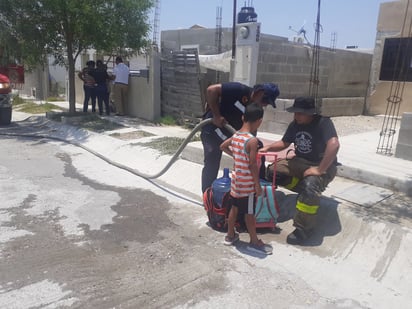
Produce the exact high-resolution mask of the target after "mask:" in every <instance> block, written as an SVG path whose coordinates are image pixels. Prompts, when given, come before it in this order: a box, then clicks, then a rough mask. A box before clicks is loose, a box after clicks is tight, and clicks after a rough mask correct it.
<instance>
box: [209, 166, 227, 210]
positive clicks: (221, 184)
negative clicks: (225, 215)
mask: <svg viewBox="0 0 412 309" xmlns="http://www.w3.org/2000/svg"><path fill="white" fill-rule="evenodd" d="M230 182H231V180H230V177H229V169H228V168H224V169H223V177H221V178H217V179H216V180H215V181H213V183H212V192H213V200H214V201H215V203H216V204H217V205H218V206H219V207H222V201H223V197H224V195H225V194H226V193H227V192H229V191H230Z"/></svg>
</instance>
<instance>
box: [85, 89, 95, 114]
mask: <svg viewBox="0 0 412 309" xmlns="http://www.w3.org/2000/svg"><path fill="white" fill-rule="evenodd" d="M83 90H84V102H83V112H87V109H88V107H89V100H90V99H92V112H95V111H96V91H95V88H94V87H89V86H85V85H83Z"/></svg>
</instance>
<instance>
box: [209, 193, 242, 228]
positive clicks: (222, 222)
mask: <svg viewBox="0 0 412 309" xmlns="http://www.w3.org/2000/svg"><path fill="white" fill-rule="evenodd" d="M221 204H222V207H220V206H219V205H217V204H216V202H215V200H214V199H213V190H212V187H210V188H207V189H206V191H205V192H204V193H203V206H204V208H205V210H206V213H207V217H208V219H209V225H210V227H211V228H213V229H214V230H216V231H219V232H227V218H228V216H229V212H230V209H231V208H232V199H231V197H230V192H227V193H226V194H225V195H224V196H223V199H222V203H221ZM235 229H236V231H237V232H238V233H242V232H245V231H246V223H245V219H244V217H243V215H242V214H240V213H239V214H238V217H237V220H236V223H235Z"/></svg>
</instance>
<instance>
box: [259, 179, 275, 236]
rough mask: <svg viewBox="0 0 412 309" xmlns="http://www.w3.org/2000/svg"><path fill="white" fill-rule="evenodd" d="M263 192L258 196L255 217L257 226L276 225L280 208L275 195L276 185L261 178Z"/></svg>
mask: <svg viewBox="0 0 412 309" xmlns="http://www.w3.org/2000/svg"><path fill="white" fill-rule="evenodd" d="M260 184H261V186H262V190H263V194H262V195H261V196H259V197H258V198H257V201H256V209H255V217H256V228H272V229H274V228H275V227H276V223H277V219H278V217H279V212H280V208H279V205H278V202H277V200H276V196H275V186H273V183H272V182H267V181H264V180H261V182H260Z"/></svg>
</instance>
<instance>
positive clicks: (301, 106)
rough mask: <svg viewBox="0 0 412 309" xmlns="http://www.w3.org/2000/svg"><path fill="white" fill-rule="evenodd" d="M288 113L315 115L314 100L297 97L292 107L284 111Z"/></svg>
mask: <svg viewBox="0 0 412 309" xmlns="http://www.w3.org/2000/svg"><path fill="white" fill-rule="evenodd" d="M286 110H287V111H288V112H290V113H303V114H307V115H315V114H316V107H315V99H314V98H313V97H298V98H296V99H295V102H293V106H291V107H288V108H287V109H286Z"/></svg>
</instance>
